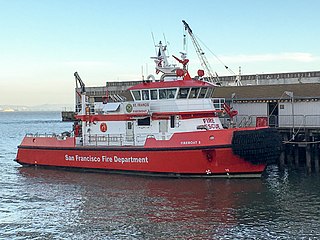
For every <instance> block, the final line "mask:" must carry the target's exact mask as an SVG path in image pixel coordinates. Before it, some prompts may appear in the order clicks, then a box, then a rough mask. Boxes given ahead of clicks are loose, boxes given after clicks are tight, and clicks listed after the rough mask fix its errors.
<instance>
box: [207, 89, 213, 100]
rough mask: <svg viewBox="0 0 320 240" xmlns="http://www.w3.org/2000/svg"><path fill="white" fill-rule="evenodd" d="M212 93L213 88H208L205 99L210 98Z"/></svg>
mask: <svg viewBox="0 0 320 240" xmlns="http://www.w3.org/2000/svg"><path fill="white" fill-rule="evenodd" d="M212 93H213V88H208V91H207V95H206V98H211V97H212Z"/></svg>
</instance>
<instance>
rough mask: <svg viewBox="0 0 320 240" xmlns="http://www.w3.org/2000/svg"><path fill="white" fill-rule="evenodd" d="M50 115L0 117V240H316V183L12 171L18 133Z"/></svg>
mask: <svg viewBox="0 0 320 240" xmlns="http://www.w3.org/2000/svg"><path fill="white" fill-rule="evenodd" d="M69 129H71V123H62V122H61V121H60V113H57V112H52V113H51V112H50V113H0V239H257V238H258V239H301V238H302V239H318V238H320V214H319V213H320V177H319V175H316V174H314V175H307V174H305V172H304V171H303V170H300V171H296V172H295V171H292V170H284V171H280V170H279V169H278V168H277V166H271V167H269V168H268V169H267V171H266V172H265V174H264V175H263V178H262V179H247V180H245V179H243V180H236V179H210V180H207V179H164V178H152V177H134V176H122V175H112V174H102V173H84V172H71V171H63V170H48V169H41V168H31V167H21V166H20V165H19V164H17V163H15V162H14V161H13V159H14V158H15V155H16V151H17V148H16V146H17V145H18V144H19V143H20V141H21V139H22V138H23V136H24V135H25V133H29V132H32V133H36V132H39V133H45V132H47V133H51V132H56V133H60V132H63V131H66V130H69Z"/></svg>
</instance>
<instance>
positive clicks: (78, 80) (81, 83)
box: [73, 72, 86, 94]
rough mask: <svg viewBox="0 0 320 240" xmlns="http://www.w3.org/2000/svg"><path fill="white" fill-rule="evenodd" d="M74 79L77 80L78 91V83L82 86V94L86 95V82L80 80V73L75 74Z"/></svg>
mask: <svg viewBox="0 0 320 240" xmlns="http://www.w3.org/2000/svg"><path fill="white" fill-rule="evenodd" d="M73 75H74V77H75V80H76V89H78V88H79V86H78V82H79V84H80V90H81V92H80V93H81V94H83V93H85V92H86V86H85V85H84V82H83V81H82V79H81V78H80V76H79V74H78V72H75V73H74V74H73Z"/></svg>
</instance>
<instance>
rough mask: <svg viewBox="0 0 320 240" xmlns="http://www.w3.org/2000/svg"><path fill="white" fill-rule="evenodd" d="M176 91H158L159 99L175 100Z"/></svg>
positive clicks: (174, 89)
mask: <svg viewBox="0 0 320 240" xmlns="http://www.w3.org/2000/svg"><path fill="white" fill-rule="evenodd" d="M176 92H177V89H176V88H173V89H159V99H173V98H175V95H176Z"/></svg>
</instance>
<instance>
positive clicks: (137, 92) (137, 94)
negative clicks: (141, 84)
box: [132, 91, 141, 100]
mask: <svg viewBox="0 0 320 240" xmlns="http://www.w3.org/2000/svg"><path fill="white" fill-rule="evenodd" d="M132 94H133V97H134V100H141V93H140V91H132Z"/></svg>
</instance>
